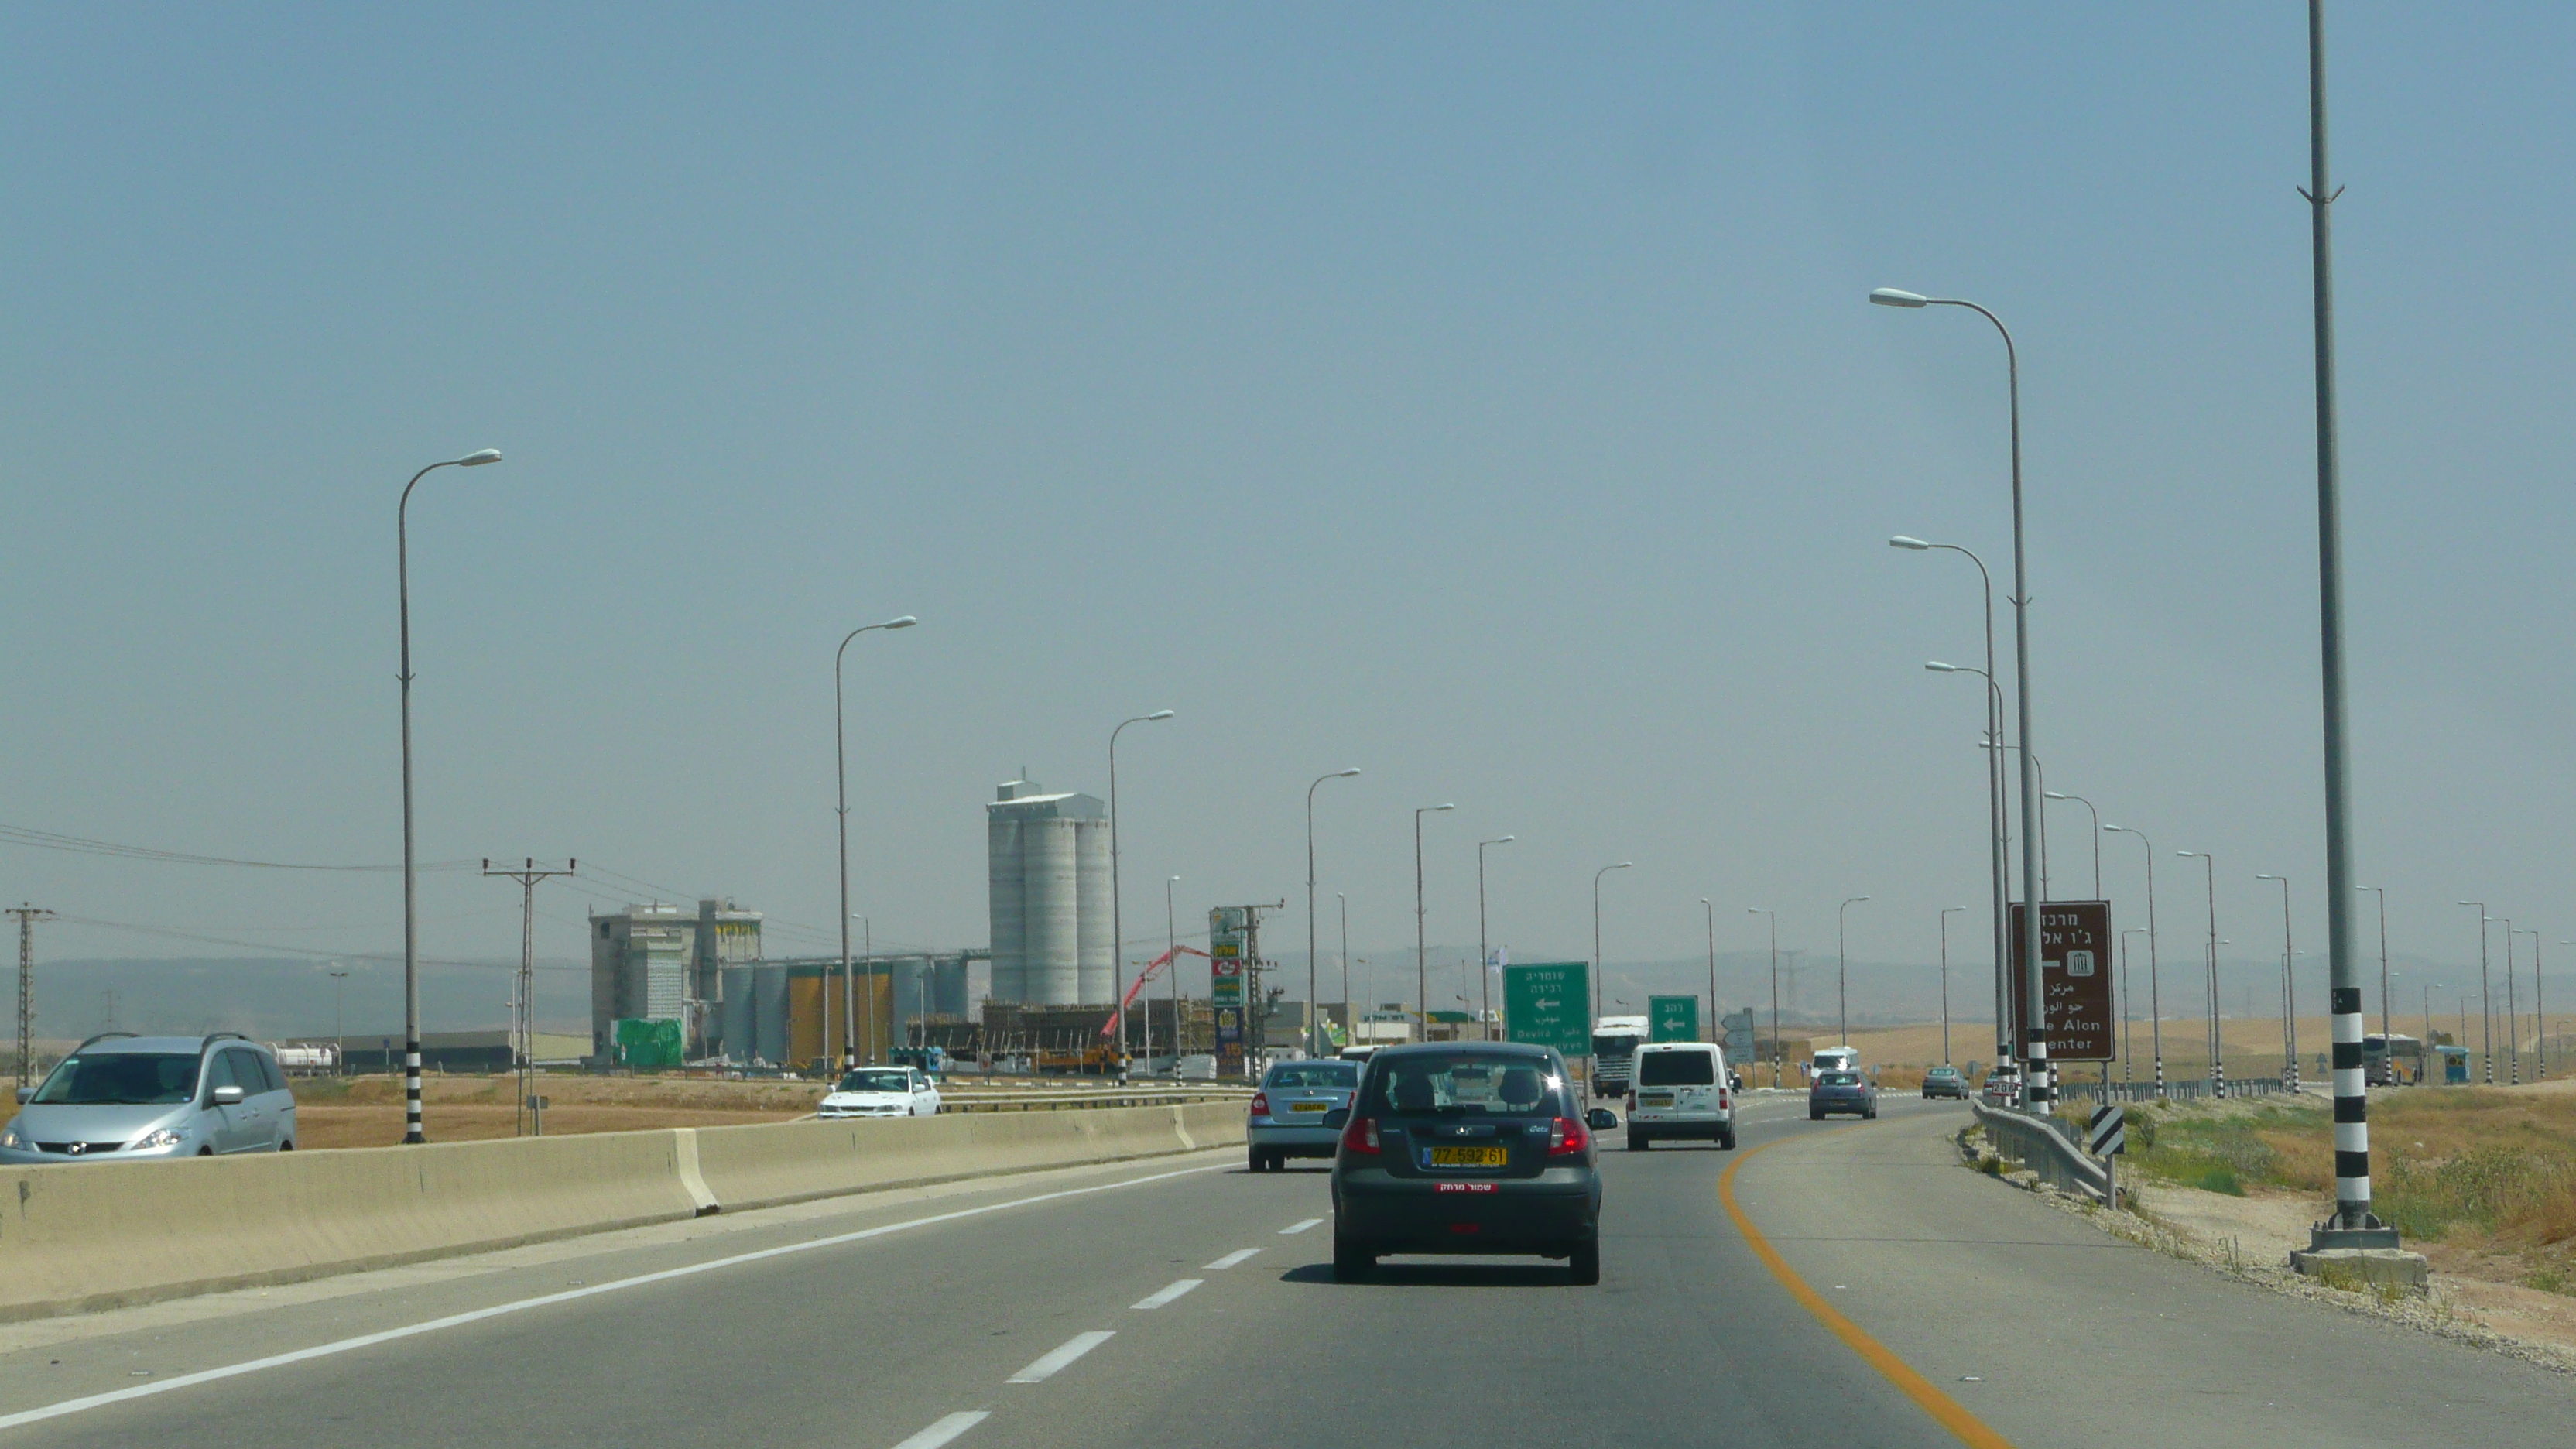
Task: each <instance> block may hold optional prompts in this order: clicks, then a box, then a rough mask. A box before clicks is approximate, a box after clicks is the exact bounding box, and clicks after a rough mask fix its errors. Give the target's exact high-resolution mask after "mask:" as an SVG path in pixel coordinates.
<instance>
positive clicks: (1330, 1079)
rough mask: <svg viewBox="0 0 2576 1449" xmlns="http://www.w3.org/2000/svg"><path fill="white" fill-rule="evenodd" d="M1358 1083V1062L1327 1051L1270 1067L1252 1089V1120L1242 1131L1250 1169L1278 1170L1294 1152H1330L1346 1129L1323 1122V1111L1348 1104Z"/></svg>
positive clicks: (1297, 1154) (1302, 1154) (1307, 1154)
mask: <svg viewBox="0 0 2576 1449" xmlns="http://www.w3.org/2000/svg"><path fill="white" fill-rule="evenodd" d="M1359 1084H1360V1063H1358V1062H1344V1061H1335V1060H1333V1059H1331V1058H1329V1057H1328V1058H1323V1059H1320V1060H1315V1061H1295V1062H1281V1063H1279V1064H1278V1065H1277V1066H1274V1067H1272V1068H1271V1069H1270V1070H1269V1071H1268V1072H1267V1073H1265V1074H1264V1075H1263V1076H1262V1078H1261V1090H1260V1091H1258V1092H1255V1093H1253V1094H1252V1120H1251V1122H1250V1123H1249V1124H1248V1125H1247V1127H1246V1130H1245V1133H1244V1139H1245V1142H1246V1144H1247V1145H1248V1148H1249V1152H1250V1161H1251V1166H1252V1170H1253V1171H1255V1172H1264V1171H1267V1172H1277V1171H1279V1170H1280V1169H1281V1168H1283V1167H1285V1166H1287V1162H1288V1159H1289V1158H1291V1157H1330V1156H1332V1155H1333V1147H1334V1144H1336V1143H1338V1142H1340V1141H1341V1138H1342V1134H1341V1132H1340V1131H1339V1130H1338V1129H1336V1128H1332V1127H1327V1126H1325V1125H1324V1114H1326V1113H1328V1112H1331V1111H1333V1110H1335V1109H1337V1108H1341V1107H1347V1106H1349V1105H1350V1104H1351V1093H1352V1092H1354V1091H1356V1090H1358V1088H1359Z"/></svg>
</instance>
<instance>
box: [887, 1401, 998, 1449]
mask: <svg viewBox="0 0 2576 1449" xmlns="http://www.w3.org/2000/svg"><path fill="white" fill-rule="evenodd" d="M991 1417H993V1416H992V1415H991V1414H989V1413H986V1412H985V1411H984V1410H982V1409H968V1410H966V1411H964V1412H962V1413H956V1414H951V1415H949V1416H948V1417H947V1418H944V1419H941V1420H940V1421H938V1422H937V1423H935V1424H932V1425H931V1426H930V1427H929V1428H927V1429H924V1430H922V1431H921V1432H920V1433H918V1434H915V1435H913V1436H912V1437H911V1438H909V1439H906V1440H904V1441H903V1442H902V1443H900V1444H897V1445H896V1446H894V1449H939V1446H940V1445H942V1444H945V1443H947V1442H948V1441H949V1440H951V1439H954V1438H956V1437H957V1436H958V1435H960V1434H963V1433H965V1432H966V1431H967V1430H969V1429H972V1428H974V1427H975V1426H976V1425H978V1424H980V1423H983V1422H984V1421H985V1420H986V1419H989V1418H991Z"/></svg>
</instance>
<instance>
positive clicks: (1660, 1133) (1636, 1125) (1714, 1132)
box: [1628, 1107, 1735, 1137]
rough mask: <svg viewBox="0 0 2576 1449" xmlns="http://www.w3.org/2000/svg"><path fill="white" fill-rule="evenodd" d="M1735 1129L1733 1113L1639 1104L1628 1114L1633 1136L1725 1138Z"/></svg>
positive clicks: (1629, 1128)
mask: <svg viewBox="0 0 2576 1449" xmlns="http://www.w3.org/2000/svg"><path fill="white" fill-rule="evenodd" d="M1734 1130H1735V1114H1734V1113H1732V1112H1659V1111H1656V1110H1654V1109H1653V1108H1650V1107H1640V1108H1638V1109H1637V1110H1636V1111H1633V1112H1631V1113H1629V1114H1628V1132H1629V1134H1630V1135H1631V1136H1643V1137H1723V1136H1725V1135H1727V1134H1728V1133H1731V1132H1733V1131H1734Z"/></svg>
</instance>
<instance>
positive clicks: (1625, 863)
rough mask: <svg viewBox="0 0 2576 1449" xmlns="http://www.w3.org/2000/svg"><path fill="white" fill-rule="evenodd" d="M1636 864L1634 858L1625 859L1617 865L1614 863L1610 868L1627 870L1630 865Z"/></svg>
mask: <svg viewBox="0 0 2576 1449" xmlns="http://www.w3.org/2000/svg"><path fill="white" fill-rule="evenodd" d="M1635 864H1636V862H1635V861H1633V860H1623V861H1621V862H1619V863H1618V864H1617V865H1614V866H1612V867H1610V868H1611V869H1612V870H1626V869H1627V868H1628V867H1630V866H1632V865H1635Z"/></svg>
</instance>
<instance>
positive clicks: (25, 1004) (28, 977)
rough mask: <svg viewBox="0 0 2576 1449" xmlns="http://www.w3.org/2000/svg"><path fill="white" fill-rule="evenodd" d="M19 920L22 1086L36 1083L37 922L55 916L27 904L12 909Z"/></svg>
mask: <svg viewBox="0 0 2576 1449" xmlns="http://www.w3.org/2000/svg"><path fill="white" fill-rule="evenodd" d="M9 914H11V915H13V916H16V917H17V918H18V1085H19V1086H22V1087H23V1086H26V1085H28V1084H29V1083H30V1082H32V1081H34V1080H35V1078H34V1077H33V1075H32V1073H33V1072H34V1071H35V1069H36V923H37V922H38V921H50V920H52V919H53V918H54V913H53V912H51V911H48V910H45V909H43V908H41V907H37V906H31V905H28V904H26V903H24V902H20V903H19V904H17V905H14V906H11V907H9Z"/></svg>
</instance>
